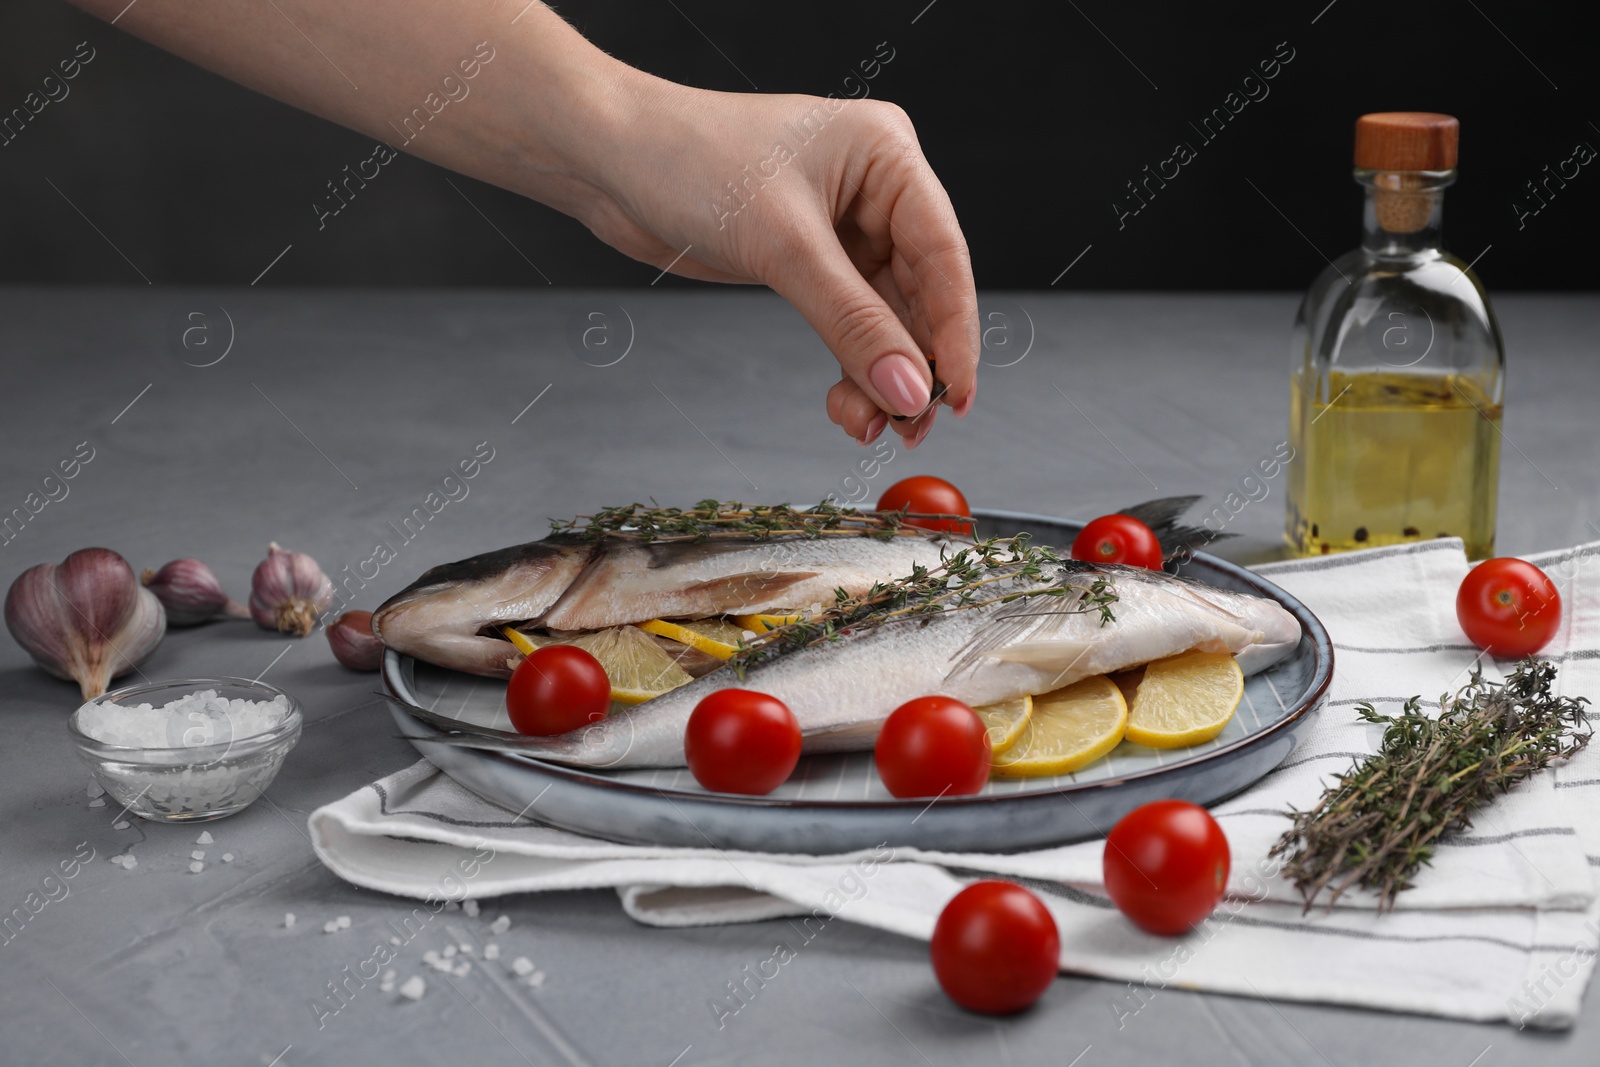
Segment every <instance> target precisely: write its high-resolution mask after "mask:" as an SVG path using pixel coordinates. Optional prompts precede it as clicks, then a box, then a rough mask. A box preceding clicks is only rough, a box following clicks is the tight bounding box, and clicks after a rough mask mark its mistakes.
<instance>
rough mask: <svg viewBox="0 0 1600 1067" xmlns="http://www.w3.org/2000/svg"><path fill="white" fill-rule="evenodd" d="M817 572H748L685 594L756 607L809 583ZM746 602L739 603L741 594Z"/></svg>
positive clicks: (700, 585)
mask: <svg viewBox="0 0 1600 1067" xmlns="http://www.w3.org/2000/svg"><path fill="white" fill-rule="evenodd" d="M817 573H818V572H816V571H784V572H782V573H774V572H773V571H744V572H741V573H739V574H730V575H727V576H726V577H723V578H712V579H709V580H707V581H704V582H699V583H697V584H695V585H691V586H688V587H686V588H685V589H684V590H683V591H684V592H685V593H705V594H708V595H710V596H711V597H713V598H715V599H716V600H718V601H720V602H723V603H735V604H738V603H754V602H755V601H757V600H760V599H764V598H765V597H766V596H768V595H769V594H772V593H781V592H782V591H783V590H785V589H788V588H789V587H790V586H793V585H798V584H799V583H801V582H804V581H809V580H810V579H812V578H815V577H816V576H817ZM741 593H742V594H743V599H742V600H740V599H739V594H741Z"/></svg>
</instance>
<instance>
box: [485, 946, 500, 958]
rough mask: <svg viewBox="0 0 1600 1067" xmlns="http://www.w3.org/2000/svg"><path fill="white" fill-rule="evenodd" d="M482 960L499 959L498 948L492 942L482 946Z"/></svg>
mask: <svg viewBox="0 0 1600 1067" xmlns="http://www.w3.org/2000/svg"><path fill="white" fill-rule="evenodd" d="M483 958H484V959H486V960H497V959H499V958H500V946H499V945H497V944H495V943H494V942H493V941H491V942H489V943H488V944H487V945H484V946H483Z"/></svg>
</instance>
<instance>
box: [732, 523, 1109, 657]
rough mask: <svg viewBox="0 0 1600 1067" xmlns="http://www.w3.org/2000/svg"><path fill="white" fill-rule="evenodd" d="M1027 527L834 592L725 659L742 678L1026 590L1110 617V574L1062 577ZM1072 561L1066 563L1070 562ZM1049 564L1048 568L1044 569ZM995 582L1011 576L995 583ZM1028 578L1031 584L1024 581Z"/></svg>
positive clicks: (1056, 559)
mask: <svg viewBox="0 0 1600 1067" xmlns="http://www.w3.org/2000/svg"><path fill="white" fill-rule="evenodd" d="M1031 540H1032V539H1031V538H1030V537H1029V535H1028V534H1018V535H1017V536H1015V537H993V538H989V539H988V540H984V541H979V542H977V543H976V544H973V545H970V546H967V547H965V548H962V549H960V550H959V551H957V552H955V553H953V554H951V555H948V556H946V557H945V558H944V559H943V560H942V561H941V562H940V563H938V564H936V565H934V566H932V567H928V566H923V565H921V564H917V565H916V566H915V567H914V568H913V570H912V572H911V573H910V574H909V575H907V576H905V577H903V578H899V579H896V580H894V581H890V582H876V583H874V584H873V586H872V588H870V589H868V590H867V591H866V592H865V593H862V594H860V595H858V596H851V595H850V594H848V593H846V592H845V591H844V590H843V589H838V590H835V591H834V603H833V605H832V606H830V607H828V608H827V609H825V610H823V611H821V612H818V613H816V614H813V615H810V616H807V617H804V618H801V619H799V620H798V621H796V622H792V623H789V624H788V625H786V626H780V627H777V628H775V629H773V630H771V631H769V632H767V633H766V634H763V635H762V636H760V637H758V638H756V639H755V640H754V641H750V642H740V645H739V649H738V651H736V652H735V653H734V654H733V656H732V658H731V659H730V661H729V663H730V665H731V666H732V667H733V669H734V671H735V673H737V674H738V676H739V677H740V678H743V677H744V673H745V671H746V670H748V669H749V668H751V667H754V666H756V665H757V664H760V663H765V662H767V661H768V660H771V659H774V658H776V657H778V656H781V655H784V654H786V653H789V652H793V651H796V650H798V649H801V648H808V647H811V646H813V645H818V644H822V643H824V642H827V641H837V640H839V639H840V638H842V637H844V636H845V635H846V634H847V633H855V632H858V631H862V630H869V629H873V628H875V627H878V626H883V625H885V624H887V623H890V622H896V621H901V620H909V619H916V618H919V617H925V616H928V615H933V614H937V613H939V612H944V611H960V610H967V609H971V608H980V607H985V606H987V605H990V604H1007V603H1011V602H1012V601H1016V600H1022V599H1025V598H1029V597H1057V598H1065V597H1072V598H1073V600H1074V604H1073V606H1072V607H1070V608H1067V609H1065V611H1064V613H1065V614H1081V613H1088V612H1093V611H1097V612H1099V613H1100V625H1102V626H1104V625H1105V624H1106V623H1108V622H1113V621H1115V619H1116V615H1115V614H1113V612H1112V609H1111V605H1112V604H1114V603H1116V601H1117V594H1116V592H1115V591H1114V590H1113V589H1112V582H1111V578H1110V576H1109V575H1106V574H1104V573H1100V572H1096V573H1095V577H1094V579H1093V581H1092V582H1091V583H1090V584H1089V585H1088V586H1087V587H1085V586H1080V585H1074V584H1071V583H1067V582H1064V581H1062V580H1061V575H1060V573H1059V568H1060V567H1061V565H1062V559H1061V557H1060V556H1059V555H1058V554H1057V553H1056V552H1055V550H1054V549H1051V548H1049V547H1047V546H1043V545H1034V544H1032V543H1031ZM1070 565H1072V564H1069V566H1070ZM1047 571H1051V573H1047ZM1000 583H1010V584H1009V585H1005V586H1002V587H1001V589H995V588H993V587H994V586H996V585H997V584H1000ZM1029 583H1031V584H1029Z"/></svg>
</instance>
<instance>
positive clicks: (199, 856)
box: [189, 848, 206, 860]
mask: <svg viewBox="0 0 1600 1067" xmlns="http://www.w3.org/2000/svg"><path fill="white" fill-rule="evenodd" d="M189 858H190V859H192V860H203V859H205V858H206V850H205V849H203V848H197V849H195V850H194V851H193V852H191V853H189Z"/></svg>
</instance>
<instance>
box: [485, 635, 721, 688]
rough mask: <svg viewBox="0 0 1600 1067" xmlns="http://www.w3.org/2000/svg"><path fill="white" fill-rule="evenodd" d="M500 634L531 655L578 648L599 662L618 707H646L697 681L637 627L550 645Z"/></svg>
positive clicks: (547, 641)
mask: <svg viewBox="0 0 1600 1067" xmlns="http://www.w3.org/2000/svg"><path fill="white" fill-rule="evenodd" d="M500 632H501V633H503V634H505V635H506V638H507V639H508V640H510V642H511V643H512V644H514V645H516V646H517V648H519V649H521V650H522V654H523V655H530V654H532V652H533V651H534V650H535V649H536V648H542V647H543V646H545V645H549V644H562V645H576V646H577V647H579V648H581V649H583V650H584V651H585V652H587V653H589V654H590V655H591V656H593V657H594V658H595V659H597V660H599V661H600V666H602V667H604V668H605V670H606V677H607V678H609V679H610V680H611V699H612V701H614V702H615V703H618V704H643V703H644V702H645V701H646V700H649V699H651V698H652V697H658V696H660V695H661V694H662V693H666V692H669V691H671V690H673V689H676V688H678V686H680V685H688V684H689V683H690V682H692V681H694V679H693V678H691V677H690V676H689V672H688V671H686V670H684V669H683V668H682V667H680V666H678V664H677V661H675V660H674V659H673V658H672V657H671V656H670V655H668V654H667V652H666V651H665V650H664V649H662V647H661V646H660V645H658V644H656V643H655V642H654V641H652V640H650V638H649V637H648V636H647V635H646V634H645V633H644V631H643V630H641V629H639V628H638V627H637V626H613V627H612V628H611V629H609V630H596V631H595V632H594V633H589V634H580V635H579V636H577V637H574V638H571V639H570V640H566V641H549V640H540V639H538V638H534V637H532V636H531V635H529V634H525V633H522V632H521V631H520V630H514V629H512V628H511V627H509V626H502V627H501V628H500Z"/></svg>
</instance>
